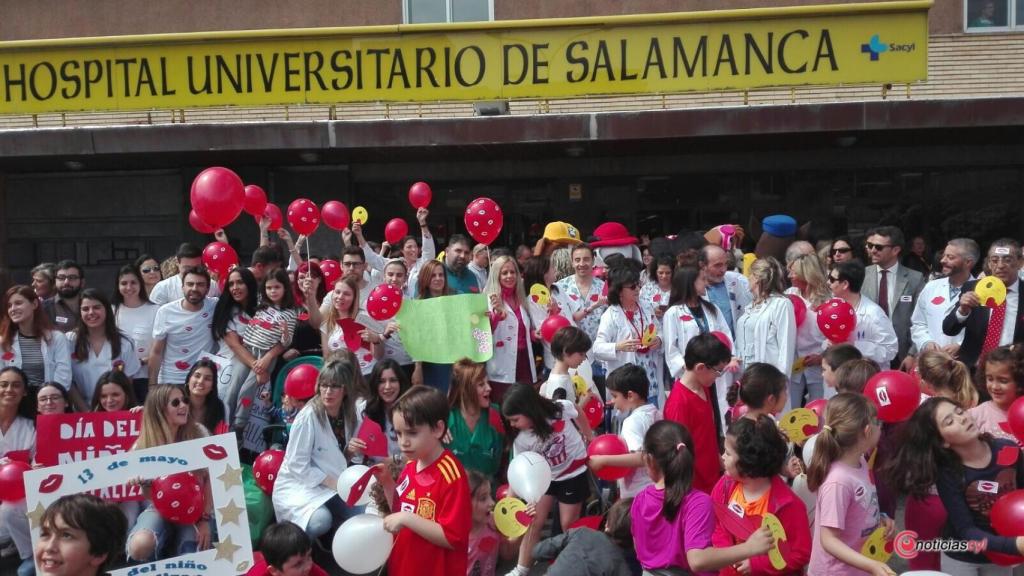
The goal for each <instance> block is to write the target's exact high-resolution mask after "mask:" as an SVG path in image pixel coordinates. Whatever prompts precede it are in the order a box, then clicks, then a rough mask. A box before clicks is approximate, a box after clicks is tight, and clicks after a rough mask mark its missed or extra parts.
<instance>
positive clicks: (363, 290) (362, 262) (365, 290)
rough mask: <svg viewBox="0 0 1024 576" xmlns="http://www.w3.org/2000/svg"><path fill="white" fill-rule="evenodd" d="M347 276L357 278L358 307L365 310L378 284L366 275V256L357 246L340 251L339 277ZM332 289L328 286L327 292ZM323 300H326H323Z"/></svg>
mask: <svg viewBox="0 0 1024 576" xmlns="http://www.w3.org/2000/svg"><path fill="white" fill-rule="evenodd" d="M349 274H355V276H356V278H359V306H360V308H362V309H363V310H365V309H366V300H367V299H368V298H369V297H370V292H371V291H372V290H373V289H374V288H376V286H377V284H379V283H380V282H378V281H377V279H376V278H375V277H374V276H372V275H370V274H367V272H366V256H365V255H364V254H363V249H362V248H360V247H359V246H357V245H353V246H346V247H345V249H344V250H342V251H341V275H342V276H348V275H349ZM333 289H334V286H330V287H329V289H328V291H330V290H333ZM324 300H328V299H327V298H324ZM321 310H322V308H321Z"/></svg>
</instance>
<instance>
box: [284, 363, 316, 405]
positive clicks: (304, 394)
mask: <svg viewBox="0 0 1024 576" xmlns="http://www.w3.org/2000/svg"><path fill="white" fill-rule="evenodd" d="M319 376H320V370H319V369H318V368H317V367H316V366H314V365H312V364H299V365H298V366H296V367H294V368H292V369H291V370H290V371H289V372H288V375H287V376H285V378H284V393H285V394H287V395H289V396H291V397H292V398H298V399H300V400H305V399H307V398H312V397H313V396H314V395H315V394H316V379H317V378H318V377H319Z"/></svg>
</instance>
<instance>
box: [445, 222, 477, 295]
mask: <svg viewBox="0 0 1024 576" xmlns="http://www.w3.org/2000/svg"><path fill="white" fill-rule="evenodd" d="M469 246H470V245H469V238H467V237H465V236H463V235H462V234H453V235H452V237H451V238H450V239H449V240H448V248H447V249H445V251H444V269H445V271H446V272H447V274H448V289H449V290H451V292H452V293H453V294H479V293H480V291H481V290H482V289H483V287H482V286H481V285H480V279H479V278H477V277H476V274H473V272H472V271H470V270H469V267H468V265H469V258H470V253H469Z"/></svg>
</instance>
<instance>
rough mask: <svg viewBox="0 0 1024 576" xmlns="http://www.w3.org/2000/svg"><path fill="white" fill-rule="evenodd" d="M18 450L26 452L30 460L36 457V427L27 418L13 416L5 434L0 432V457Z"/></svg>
mask: <svg viewBox="0 0 1024 576" xmlns="http://www.w3.org/2000/svg"><path fill="white" fill-rule="evenodd" d="M20 450H28V451H29V454H30V455H31V456H32V458H35V457H36V425H35V422H32V420H31V419H29V418H25V417H24V416H15V417H14V422H12V423H11V427H10V428H8V429H7V433H6V434H4V432H3V431H0V457H3V456H5V455H6V454H7V453H8V452H18V451H20Z"/></svg>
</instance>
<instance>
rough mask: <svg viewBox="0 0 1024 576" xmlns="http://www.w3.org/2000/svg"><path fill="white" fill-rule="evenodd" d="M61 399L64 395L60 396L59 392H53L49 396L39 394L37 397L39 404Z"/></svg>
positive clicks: (55, 401) (51, 402)
mask: <svg viewBox="0 0 1024 576" xmlns="http://www.w3.org/2000/svg"><path fill="white" fill-rule="evenodd" d="M63 399H64V397H63V396H61V395H60V394H53V395H51V396H40V397H39V398H38V400H39V403H40V404H53V403H57V402H60V401H61V400H63Z"/></svg>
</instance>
